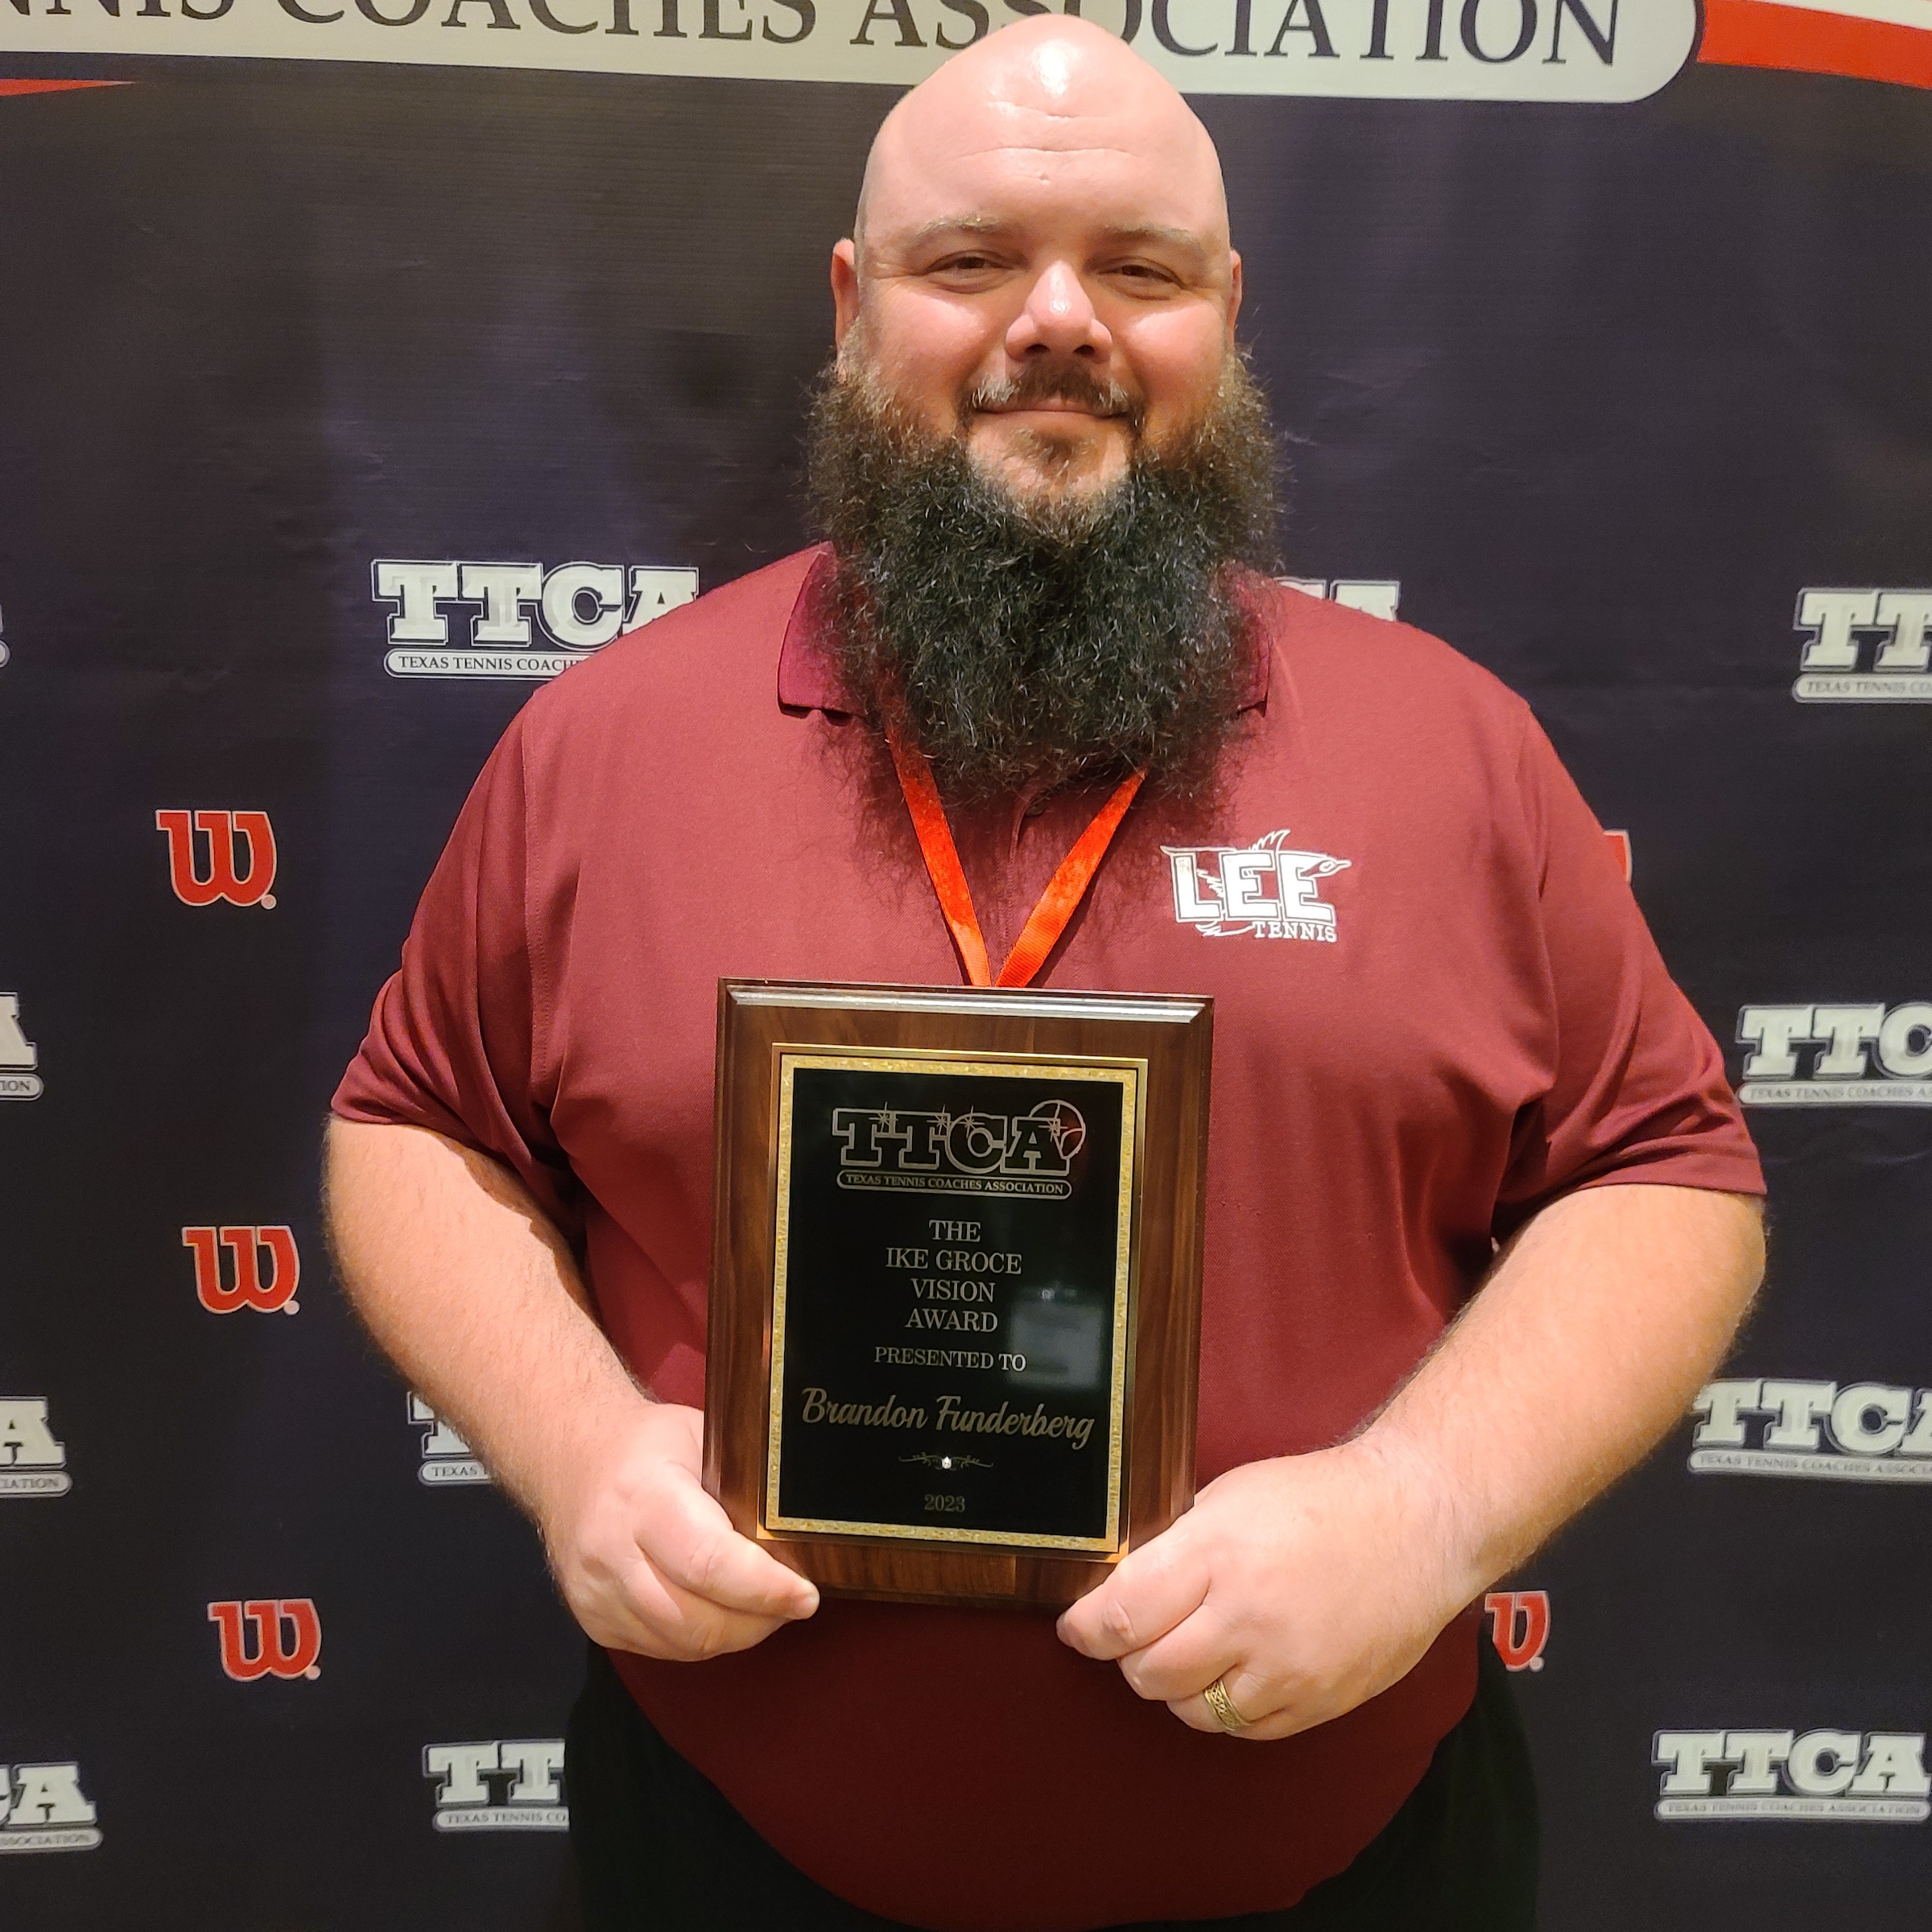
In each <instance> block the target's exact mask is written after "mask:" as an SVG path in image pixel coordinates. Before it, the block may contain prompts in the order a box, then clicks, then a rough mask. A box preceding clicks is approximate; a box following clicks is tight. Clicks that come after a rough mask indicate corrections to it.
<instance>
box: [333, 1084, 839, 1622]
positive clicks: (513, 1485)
mask: <svg viewBox="0 0 1932 1932" xmlns="http://www.w3.org/2000/svg"><path fill="white" fill-rule="evenodd" d="M327 1215H328V1228H329V1236H330V1241H331V1243H332V1247H333V1249H334V1253H335V1257H336V1266H337V1269H338V1270H339V1272H340V1273H341V1277H342V1280H343V1282H344V1283H345V1286H347V1288H348V1290H349V1295H350V1298H351V1299H352V1300H353V1302H355V1305H356V1307H357V1310H358V1311H360V1313H361V1316H362V1319H363V1320H364V1321H365V1323H368V1325H369V1331H370V1332H371V1333H372V1334H373V1335H374V1336H375V1338H376V1340H377V1341H378V1343H379V1344H381V1346H382V1348H383V1350H384V1351H385V1352H386V1354H387V1355H388V1356H389V1357H390V1360H392V1361H394V1363H395V1364H396V1365H397V1367H398V1368H399V1369H401V1370H402V1371H403V1373H404V1374H405V1375H406V1376H407V1377H409V1380H410V1382H411V1385H412V1386H413V1387H414V1388H415V1389H418V1390H419V1391H420V1392H421V1393H422V1394H423V1396H424V1397H427V1400H428V1401H429V1402H431V1404H432V1405H433V1406H434V1407H435V1408H436V1412H437V1413H438V1414H440V1415H445V1416H448V1418H449V1419H450V1420H451V1422H453V1423H454V1424H455V1426H456V1427H457V1428H458V1429H459V1430H461V1432H462V1434H463V1436H464V1439H465V1440H466V1441H468V1442H469V1443H470V1445H471V1446H472V1447H473V1448H474V1449H475V1450H476V1451H477V1454H478V1455H481V1457H482V1458H483V1459H484V1461H485V1463H488V1464H489V1468H490V1469H491V1470H492V1471H493V1472H494V1473H495V1475H496V1476H497V1479H498V1480H499V1481H500V1482H501V1483H502V1485H503V1487H504V1488H506V1489H507V1490H508V1491H509V1492H510V1494H511V1495H512V1496H514V1497H515V1499H516V1500H517V1501H518V1502H519V1503H520V1504H522V1506H523V1508H524V1509H526V1510H527V1511H528V1512H529V1513H530V1516H531V1517H533V1518H534V1519H535V1522H536V1524H537V1526H538V1528H539V1530H541V1531H542V1532H543V1542H544V1545H545V1547H546V1548H547V1550H548V1552H549V1554H550V1563H551V1570H552V1571H553V1572H554V1573H555V1576H556V1579H557V1583H558V1586H559V1588H560V1589H561V1590H562V1591H563V1592H564V1600H566V1602H568V1604H569V1605H570V1608H571V1610H572V1612H573V1613H574V1615H575V1616H576V1619H577V1621H578V1622H579V1623H580V1624H582V1625H583V1626H584V1629H585V1630H586V1631H587V1632H588V1633H589V1635H590V1636H591V1637H592V1638H594V1639H595V1640H596V1641H597V1642H598V1643H600V1644H603V1645H605V1646H607V1647H608V1648H609V1649H617V1650H634V1651H638V1652H641V1653H642V1654H644V1655H645V1656H647V1657H680V1658H696V1657H711V1656H715V1655H716V1654H717V1653H720V1652H722V1651H726V1650H742V1649H747V1648H749V1646H750V1645H753V1644H755V1643H758V1641H761V1640H762V1638H764V1637H768V1636H770V1633H772V1631H774V1629H777V1628H778V1626H779V1625H780V1624H783V1623H786V1622H788V1621H790V1620H791V1619H793V1618H795V1617H801V1616H810V1615H811V1612H813V1611H814V1610H815V1608H817V1607H818V1592H817V1591H815V1589H814V1588H813V1587H812V1586H811V1584H810V1583H807V1581H806V1580H805V1579H803V1577H801V1576H799V1575H795V1574H794V1573H793V1572H792V1571H790V1570H787V1569H786V1567H784V1566H783V1565H782V1563H778V1562H776V1561H774V1559H773V1558H771V1557H770V1555H768V1554H766V1552H765V1551H764V1550H760V1549H759V1548H758V1546H757V1545H756V1544H754V1543H753V1542H749V1541H748V1540H747V1539H746V1538H744V1537H741V1536H740V1535H738V1534H737V1532H736V1531H735V1530H733V1528H732V1527H731V1525H730V1523H729V1521H727V1519H726V1517H725V1512H724V1511H723V1510H722V1509H720V1508H719V1506H718V1505H717V1504H716V1502H715V1501H712V1498H711V1497H710V1496H708V1495H707V1494H706V1493H705V1492H704V1486H703V1484H702V1482H701V1480H700V1458H701V1455H702V1449H703V1433H704V1418H703V1417H702V1416H701V1414H700V1412H699V1411H698V1410H696V1409H687V1408H682V1407H678V1406H674V1405H672V1404H670V1403H660V1402H655V1401H654V1400H653V1399H652V1398H651V1397H650V1396H649V1395H648V1394H646V1393H645V1392H644V1391H643V1390H642V1389H639V1388H638V1385H636V1384H635V1383H634V1381H632V1380H631V1379H630V1375H629V1374H628V1373H626V1371H625V1367H624V1364H622V1363H621V1361H619V1360H618V1359H617V1355H616V1353H615V1352H613V1349H612V1348H611V1346H610V1344H609V1342H608V1341H606V1340H605V1337H604V1335H603V1332H602V1331H601V1329H599V1327H597V1323H596V1321H595V1320H594V1319H592V1316H591V1314H590V1311H589V1298H588V1295H587V1294H585V1292H584V1284H583V1282H582V1281H581V1280H580V1278H579V1276H578V1274H577V1270H576V1264H575V1262H574V1261H572V1258H571V1254H570V1250H569V1249H568V1246H566V1245H565V1243H564V1238H563V1236H561V1235H559V1233H558V1232H557V1230H556V1228H555V1227H554V1226H552V1225H551V1223H550V1221H549V1220H547V1218H546V1217H545V1216H544V1214H543V1211H542V1209H541V1208H539V1207H538V1206H537V1204H536V1203H535V1201H534V1200H532V1199H531V1198H530V1195H529V1193H528V1191H526V1189H525V1188H524V1187H523V1186H522V1183H521V1182H519V1181H518V1179H517V1178H516V1176H515V1175H514V1174H511V1173H510V1171H509V1170H508V1169H507V1168H505V1167H502V1166H498V1165H497V1163H496V1162H493V1161H491V1160H488V1159H485V1158H484V1157H483V1156H482V1155H481V1154H476V1153H473V1152H472V1151H471V1150H469V1149H468V1148H465V1147H461V1146H457V1144H456V1142H455V1141H448V1140H445V1139H444V1137H442V1136H441V1135H440V1134H436V1133H430V1132H428V1131H427V1129H423V1128H419V1127H403V1126H374V1125H365V1124H361V1123H357V1122H352V1121H341V1120H336V1121H331V1122H330V1123H329V1131H328V1153H327Z"/></svg>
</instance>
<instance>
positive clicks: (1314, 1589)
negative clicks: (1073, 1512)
mask: <svg viewBox="0 0 1932 1932" xmlns="http://www.w3.org/2000/svg"><path fill="white" fill-rule="evenodd" d="M1477 1588H1480V1584H1476V1585H1473V1586H1472V1585H1471V1584H1470V1583H1468V1572H1467V1571H1466V1569H1465V1567H1464V1566H1463V1563H1460V1562H1459V1560H1457V1558H1456V1557H1455V1554H1454V1553H1453V1552H1452V1551H1451V1549H1450V1548H1449V1547H1448V1546H1447V1533H1446V1526H1445V1521H1444V1517H1443V1513H1442V1512H1440V1511H1439V1510H1436V1509H1434V1508H1433V1507H1432V1506H1431V1503H1430V1489H1429V1488H1428V1486H1427V1485H1426V1484H1425V1483H1423V1482H1422V1481H1421V1480H1418V1472H1416V1471H1415V1470H1414V1469H1413V1468H1403V1467H1400V1466H1397V1465H1395V1464H1393V1463H1391V1462H1390V1460H1389V1459H1388V1458H1387V1457H1386V1456H1385V1454H1384V1453H1383V1451H1382V1449H1381V1446H1379V1445H1377V1444H1376V1443H1374V1441H1373V1438H1372V1437H1364V1438H1363V1439H1360V1441H1357V1442H1354V1443H1348V1444H1347V1445H1346V1446H1344V1447H1341V1448H1339V1449H1324V1450H1321V1451H1318V1452H1317V1453H1315V1454H1314V1455H1295V1456H1284V1457H1282V1458H1280V1459H1278V1460H1275V1461H1272V1462H1265V1463H1249V1464H1247V1465H1246V1466H1245V1468H1239V1469H1231V1470H1230V1471H1229V1472H1228V1473H1227V1474H1226V1475H1225V1476H1221V1477H1220V1478H1218V1479H1217V1480H1216V1481H1214V1482H1212V1483H1210V1484H1208V1487H1207V1488H1205V1489H1203V1491H1202V1492H1201V1493H1200V1495H1199V1497H1197V1498H1196V1499H1195V1505H1194V1507H1193V1509H1191V1510H1190V1511H1189V1512H1188V1513H1187V1514H1186V1515H1185V1516H1183V1517H1182V1518H1181V1519H1180V1521H1179V1522H1177V1523H1175V1524H1174V1526H1173V1527H1172V1528H1171V1529H1170V1530H1167V1531H1166V1533H1165V1534H1162V1535H1161V1536H1158V1537H1156V1538H1154V1541H1153V1542H1150V1543H1146V1544H1143V1545H1142V1546H1141V1548H1139V1549H1138V1550H1134V1551H1133V1552H1132V1553H1131V1554H1129V1555H1127V1556H1125V1557H1124V1558H1122V1559H1121V1563H1119V1565H1118V1566H1117V1567H1116V1569H1115V1571H1114V1572H1113V1575H1112V1576H1110V1577H1109V1578H1108V1579H1107V1581H1106V1582H1105V1583H1103V1584H1101V1585H1100V1587H1099V1588H1098V1589H1097V1590H1094V1591H1091V1592H1089V1593H1088V1595H1087V1596H1084V1597H1082V1598H1081V1599H1080V1601H1079V1602H1078V1603H1077V1604H1075V1605H1074V1606H1073V1608H1071V1609H1070V1610H1068V1611H1067V1612H1066V1614H1065V1615H1064V1616H1062V1617H1061V1619H1060V1623H1059V1632H1060V1637H1061V1639H1062V1641H1064V1642H1066V1643H1067V1644H1070V1645H1071V1646H1072V1647H1073V1648H1074V1649H1076V1650H1079V1651H1081V1652H1083V1653H1084V1654H1085V1655H1087V1656H1088V1657H1101V1658H1113V1659H1117V1660H1118V1662H1119V1663H1120V1666H1121V1674H1122V1675H1123V1676H1125V1678H1126V1679H1127V1682H1129V1684H1130V1685H1131V1686H1133V1689H1134V1690H1135V1691H1137V1692H1138V1693H1139V1694H1140V1695H1141V1696H1142V1697H1145V1698H1150V1699H1159V1700H1160V1701H1161V1702H1162V1703H1165V1704H1166V1706H1167V1707H1168V1709H1169V1710H1170V1711H1173V1713H1174V1715H1175V1716H1176V1717H1178V1718H1179V1719H1181V1721H1182V1722H1183V1724H1191V1726H1192V1727H1193V1728H1195V1730H1197V1731H1218V1730H1220V1729H1221V1728H1223V1727H1222V1725H1221V1724H1220V1720H1219V1719H1217V1718H1216V1716H1215V1715H1214V1712H1213V1711H1212V1709H1211V1708H1210V1707H1209V1706H1208V1700H1207V1699H1206V1697H1205V1696H1204V1695H1203V1692H1204V1691H1206V1690H1207V1688H1208V1686H1209V1685H1210V1684H1212V1682H1214V1681H1215V1679H1216V1678H1224V1682H1225V1686H1226V1689H1227V1691H1228V1696H1229V1698H1230V1699H1232V1702H1233V1704H1234V1707H1235V1709H1236V1711H1239V1712H1240V1713H1241V1715H1242V1716H1243V1717H1245V1718H1246V1719H1248V1724H1247V1727H1246V1728H1245V1729H1243V1730H1242V1731H1241V1732H1238V1733H1237V1734H1236V1735H1238V1736H1242V1737H1247V1738H1257V1739H1266V1738H1276V1737H1287V1736H1290V1735H1291V1734H1292V1733H1293V1732H1297V1731H1305V1730H1307V1728H1309V1726H1311V1724H1325V1723H1326V1722H1327V1720H1328V1719H1330V1718H1331V1717H1339V1716H1340V1715H1341V1714H1342V1713H1343V1712H1344V1711H1350V1710H1352V1709H1353V1708H1354V1707H1355V1706H1356V1705H1357V1704H1359V1703H1362V1702H1363V1701H1364V1699H1368V1698H1371V1697H1373V1696H1374V1695H1376V1693H1377V1691H1384V1690H1386V1689H1387V1688H1388V1686H1389V1685H1391V1684H1392V1683H1393V1682H1395V1681H1396V1680H1397V1678H1400V1677H1402V1676H1403V1675H1404V1674H1406V1672H1407V1671H1408V1670H1410V1667H1411V1666H1413V1665H1414V1663H1415V1662H1417V1660H1418V1658H1420V1657H1421V1656H1422V1653H1423V1652H1424V1651H1426V1649H1428V1648H1429V1646H1430V1644H1431V1643H1432V1642H1433V1641H1435V1637H1436V1634H1437V1633H1438V1632H1439V1631H1440V1630H1441V1629H1442V1628H1443V1625H1444V1624H1446V1623H1447V1622H1448V1621H1449V1620H1450V1619H1451V1617H1452V1616H1455V1613H1456V1612H1457V1611H1459V1609H1461V1608H1462V1607H1463V1604H1465V1603H1466V1602H1468V1600H1469V1598H1470V1597H1471V1596H1473V1595H1474V1594H1475V1591H1476V1589H1477Z"/></svg>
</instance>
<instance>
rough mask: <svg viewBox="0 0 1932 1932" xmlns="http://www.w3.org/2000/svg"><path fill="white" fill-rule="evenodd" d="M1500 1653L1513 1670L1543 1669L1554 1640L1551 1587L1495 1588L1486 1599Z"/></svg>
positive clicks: (1497, 1648)
mask: <svg viewBox="0 0 1932 1932" xmlns="http://www.w3.org/2000/svg"><path fill="white" fill-rule="evenodd" d="M1483 1608H1484V1610H1486V1611H1487V1612H1488V1614H1489V1632H1490V1635H1491V1637H1492V1638H1493V1639H1494V1640H1495V1643H1496V1655H1497V1656H1498V1657H1501V1659H1502V1660H1503V1662H1505V1664H1507V1665H1508V1666H1509V1668H1510V1669H1511V1670H1542V1667H1543V1646H1544V1645H1546V1643H1548V1642H1549V1641H1550V1592H1549V1591H1547V1590H1492V1591H1490V1592H1489V1594H1488V1596H1486V1597H1484V1599H1483Z"/></svg>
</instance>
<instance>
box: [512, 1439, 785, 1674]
mask: <svg viewBox="0 0 1932 1932" xmlns="http://www.w3.org/2000/svg"><path fill="white" fill-rule="evenodd" d="M703 1453H704V1416H703V1415H702V1414H701V1413H700V1411H699V1410H696V1409H684V1408H679V1407H677V1406H674V1405H672V1404H671V1403H668V1402H663V1403H648V1404H640V1406H639V1409H638V1414H637V1417H636V1420H635V1421H634V1422H633V1423H632V1424H631V1425H630V1426H629V1427H628V1428H625V1429H622V1430H620V1431H619V1432H618V1433H617V1435H616V1437H615V1439H613V1440H612V1442H611V1443H610V1445H609V1454H608V1455H605V1456H602V1457H601V1458H595V1459H589V1460H588V1462H580V1463H578V1464H577V1465H576V1466H575V1467H573V1468H572V1469H571V1470H570V1472H569V1474H568V1476H567V1477H565V1478H564V1479H563V1480H560V1481H555V1482H553V1484H551V1489H552V1491H553V1493H552V1494H549V1495H546V1496H543V1498H542V1499H541V1501H539V1505H538V1509H537V1516H538V1519H539V1524H540V1525H541V1527H542V1529H543V1542H544V1546H545V1548H546V1549H547V1550H548V1551H549V1553H550V1567H551V1571H552V1573H553V1574H554V1575H555V1577H556V1579H557V1585H558V1587H559V1589H561V1590H562V1591H563V1592H564V1600H565V1601H566V1602H567V1603H568V1604H569V1605H570V1608H571V1612H572V1615H573V1616H575V1617H576V1620H577V1621H578V1622H579V1623H580V1624H582V1625H583V1626H584V1631H585V1632H586V1633H587V1634H588V1636H589V1637H591V1638H592V1641H595V1642H597V1643H600V1644H601V1645H604V1646H605V1649H610V1650H632V1651H636V1652H638V1653H639V1654H640V1655H642V1656H645V1657H671V1658H675V1659H677V1660H678V1661H679V1662H694V1661H696V1660H697V1659H699V1658H702V1657H717V1656H720V1655H722V1654H723V1653H725V1652H726V1651H729V1650H749V1649H750V1648H751V1646H752V1645H753V1644H758V1643H762V1642H763V1641H764V1640H765V1639H766V1637H770V1635H771V1633H772V1632H773V1631H774V1630H775V1629H778V1627H779V1625H780V1624H786V1623H791V1622H793V1621H795V1620H797V1619H799V1618H800V1617H807V1616H811V1613H812V1612H814V1611H815V1610H816V1609H817V1608H818V1607H819V1593H818V1591H816V1590H815V1589H814V1588H813V1587H812V1586H811V1584H810V1583H807V1581H806V1580H805V1579H804V1578H803V1577H802V1576H799V1575H797V1574H796V1573H795V1571H791V1570H787V1569H786V1567H785V1566H784V1565H783V1564H782V1563H779V1562H778V1561H777V1560H776V1559H775V1558H773V1557H771V1556H770V1555H768V1554H766V1552H765V1551H764V1550H761V1549H760V1548H759V1547H758V1545H757V1544H756V1543H754V1542H751V1541H750V1540H749V1538H745V1537H742V1536H741V1535H739V1534H738V1533H737V1530H734V1529H733V1528H732V1526H731V1524H730V1522H729V1520H728V1519H727V1517H726V1516H725V1512H724V1510H723V1509H720V1507H719V1505H717V1503H716V1501H713V1500H712V1497H711V1496H708V1494H707V1493H706V1492H705V1489H704V1484H703V1482H702V1481H701V1480H700V1468H702V1461H701V1459H702V1456H703Z"/></svg>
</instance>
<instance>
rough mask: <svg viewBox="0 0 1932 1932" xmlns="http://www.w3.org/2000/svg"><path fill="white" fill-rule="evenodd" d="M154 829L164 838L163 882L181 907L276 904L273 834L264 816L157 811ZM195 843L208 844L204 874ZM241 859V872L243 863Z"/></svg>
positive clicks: (254, 814)
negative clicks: (220, 903) (166, 878)
mask: <svg viewBox="0 0 1932 1932" xmlns="http://www.w3.org/2000/svg"><path fill="white" fill-rule="evenodd" d="M155 830H156V831H157V832H166V833H167V869H168V876H169V878H170V879H171V881H172V882H173V885H174V888H175V898H178V899H179V900H180V902H181V903H182V904H183V905H184V906H212V905H213V904H214V902H216V900H217V899H226V900H227V901H228V902H229V905H231V906H273V905H274V904H275V894H274V893H273V892H272V891H270V887H271V886H273V885H274V884H275V828H273V827H272V826H271V825H270V824H269V822H268V814H267V813H266V812H265V811H197V812H192V813H190V812H185V811H157V812H156V813H155ZM197 840H206V841H207V852H208V870H207V872H206V873H205V874H204V873H203V872H202V870H201V867H200V848H199V846H198V844H197ZM244 854H246V861H247V862H246V866H245V865H243V863H242V858H243V855H244Z"/></svg>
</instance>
